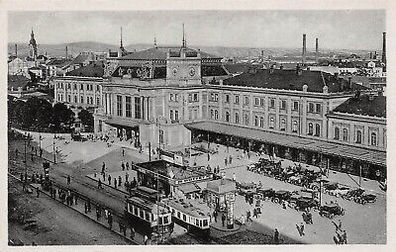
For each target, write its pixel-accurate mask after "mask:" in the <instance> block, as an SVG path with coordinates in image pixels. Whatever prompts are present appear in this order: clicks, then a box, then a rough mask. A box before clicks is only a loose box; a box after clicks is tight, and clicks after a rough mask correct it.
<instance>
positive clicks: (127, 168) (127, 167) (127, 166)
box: [125, 162, 129, 171]
mask: <svg viewBox="0 0 396 252" xmlns="http://www.w3.org/2000/svg"><path fill="white" fill-rule="evenodd" d="M125 166H126V170H127V171H128V170H129V162H126V165H125Z"/></svg>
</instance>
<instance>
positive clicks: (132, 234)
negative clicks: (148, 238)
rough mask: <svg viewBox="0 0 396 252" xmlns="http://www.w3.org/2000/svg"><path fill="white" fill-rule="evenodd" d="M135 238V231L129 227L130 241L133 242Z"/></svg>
mask: <svg viewBox="0 0 396 252" xmlns="http://www.w3.org/2000/svg"><path fill="white" fill-rule="evenodd" d="M134 238H135V229H134V228H133V227H131V239H132V240H133V239H134Z"/></svg>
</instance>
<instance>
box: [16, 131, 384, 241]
mask: <svg viewBox="0 0 396 252" xmlns="http://www.w3.org/2000/svg"><path fill="white" fill-rule="evenodd" d="M43 141H44V140H43ZM48 141H50V140H48ZM51 141H52V139H51ZM63 141H64V140H63ZM203 145H206V146H207V144H205V143H203ZM121 146H123V145H122V143H121V144H120V143H116V144H114V145H113V146H112V147H107V146H106V145H105V144H104V143H102V142H91V141H87V142H84V143H83V144H81V143H79V142H72V141H71V142H70V143H68V144H67V145H65V146H60V145H59V149H60V153H61V154H60V155H59V158H62V159H64V160H65V161H64V163H61V164H58V165H56V166H55V167H56V168H55V169H54V170H53V171H51V177H53V178H54V179H55V180H56V181H57V182H59V183H63V184H65V185H66V176H67V175H66V174H70V175H71V176H72V183H71V185H69V187H70V188H72V189H76V190H78V191H81V192H82V193H84V194H85V195H87V196H90V197H93V198H96V199H97V200H98V201H100V202H102V203H103V204H104V205H107V206H109V207H110V206H111V207H112V208H113V209H116V210H117V211H119V212H122V211H123V207H124V206H123V202H122V199H123V197H124V195H125V194H124V193H122V192H121V191H123V188H121V191H119V190H114V188H113V186H114V185H113V181H112V186H111V187H108V186H104V189H103V190H99V191H98V190H97V182H96V181H95V178H94V173H97V177H99V176H100V170H101V168H102V163H103V162H105V163H106V184H107V175H108V174H112V177H113V176H114V175H116V176H117V177H118V176H119V175H121V176H122V178H123V180H124V179H125V178H124V175H125V174H124V173H125V172H122V170H121V162H131V161H132V162H134V163H136V162H141V161H147V160H148V155H147V151H145V150H144V152H143V153H139V152H138V150H136V149H133V148H132V149H131V148H124V150H125V155H124V156H123V155H122V147H121ZM21 148H22V147H21ZM211 148H217V149H218V153H217V154H213V155H211V156H210V160H209V161H208V160H207V155H206V154H203V155H196V156H193V157H192V160H191V161H190V163H196V164H197V165H204V166H207V165H208V164H209V165H210V166H211V167H212V168H213V167H217V166H219V167H220V169H221V172H224V173H225V176H226V177H228V178H232V177H233V175H234V174H235V176H236V180H237V181H239V182H255V183H259V182H261V183H262V184H263V187H270V188H273V189H275V190H281V189H283V190H299V189H301V188H300V187H299V186H296V185H292V184H289V183H286V182H282V181H279V180H276V179H274V178H270V177H267V176H264V175H260V174H256V173H253V172H250V171H247V169H246V165H247V164H250V163H254V162H256V161H257V160H258V159H259V157H260V156H258V155H257V154H255V153H251V156H250V158H248V157H247V155H246V154H245V155H244V154H243V152H242V151H241V150H238V149H235V148H231V147H230V148H228V151H227V148H226V147H225V146H221V145H215V144H211ZM80 149H82V150H84V151H86V150H90V153H89V154H88V155H87V157H85V156H84V157H83V159H78V158H74V155H75V154H76V156H77V157H82V156H79V155H81V152H80ZM65 150H67V151H69V154H68V155H67V156H65V155H64V152H66V151H65ZM47 155H49V154H47ZM230 155H231V156H232V157H233V160H232V163H231V164H227V166H226V165H225V161H224V159H225V157H229V156H230ZM77 162H79V165H76V163H77ZM28 163H29V165H37V166H40V164H39V163H37V162H36V163H34V164H30V163H31V162H30V161H29V160H28ZM290 164H292V162H291V161H288V160H283V161H282V166H283V167H286V166H288V165H290ZM310 169H318V168H316V167H310ZM130 176H132V177H133V175H130ZM329 178H330V180H336V179H339V180H340V181H341V183H343V184H347V185H350V186H356V183H355V182H356V181H357V180H356V178H354V179H351V178H350V177H349V176H348V175H346V174H342V173H339V172H337V173H333V172H332V171H331V172H330V177H329ZM363 183H364V186H367V187H368V188H370V189H372V190H374V191H375V192H376V193H378V198H377V201H376V202H375V203H372V204H366V205H360V204H357V203H355V202H353V201H352V202H351V201H346V200H343V199H341V198H335V197H333V196H329V195H324V196H323V202H329V201H334V200H337V201H338V203H339V204H340V205H341V206H342V207H343V208H345V209H346V214H345V216H342V217H340V218H335V220H338V219H341V221H342V223H343V227H344V228H345V229H346V230H347V232H348V240H349V242H350V243H372V241H375V242H376V243H385V242H386V235H385V233H386V219H385V216H386V207H385V206H386V199H385V195H384V193H383V192H382V191H380V190H378V188H377V185H376V182H375V181H364V182H363ZM118 189H120V188H118ZM262 204H263V206H262V209H263V214H262V215H261V216H260V217H259V218H258V219H254V222H253V224H251V223H248V224H247V225H248V228H250V229H253V230H256V231H259V232H272V230H274V229H275V228H277V229H278V230H279V232H280V233H281V235H285V236H288V237H290V238H292V239H296V240H299V241H301V242H306V243H324V244H333V243H334V242H333V239H332V237H333V235H334V231H335V230H334V225H333V224H332V222H331V221H330V220H329V219H327V218H325V217H320V216H319V215H318V213H317V212H314V213H313V219H314V224H313V225H308V226H307V225H306V235H305V236H303V237H300V236H299V235H298V232H297V229H296V228H295V224H297V223H300V222H301V221H302V217H301V213H300V212H297V211H295V210H294V209H290V208H288V209H286V210H283V209H282V207H281V206H280V205H278V204H274V203H271V202H263V203H262ZM248 209H250V210H252V207H251V206H249V205H248V204H246V203H245V201H244V199H243V198H242V197H240V196H238V197H237V202H236V207H235V216H237V217H238V216H240V215H241V214H242V213H243V214H244V215H245V216H246V211H247V210H248ZM351 216H353V218H351ZM369 230H370V231H372V232H369Z"/></svg>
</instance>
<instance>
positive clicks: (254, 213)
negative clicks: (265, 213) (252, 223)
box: [253, 208, 257, 219]
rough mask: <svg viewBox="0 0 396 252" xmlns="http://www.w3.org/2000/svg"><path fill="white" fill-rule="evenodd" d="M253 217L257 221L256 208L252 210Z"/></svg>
mask: <svg viewBox="0 0 396 252" xmlns="http://www.w3.org/2000/svg"><path fill="white" fill-rule="evenodd" d="M253 217H255V218H256V219H257V209H256V208H254V209H253Z"/></svg>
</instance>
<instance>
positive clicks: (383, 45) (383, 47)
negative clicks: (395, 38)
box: [382, 32, 386, 64]
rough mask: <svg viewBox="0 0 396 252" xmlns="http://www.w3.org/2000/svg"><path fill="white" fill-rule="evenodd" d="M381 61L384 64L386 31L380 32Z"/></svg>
mask: <svg viewBox="0 0 396 252" xmlns="http://www.w3.org/2000/svg"><path fill="white" fill-rule="evenodd" d="M382 63H384V64H386V32H383V33H382Z"/></svg>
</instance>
